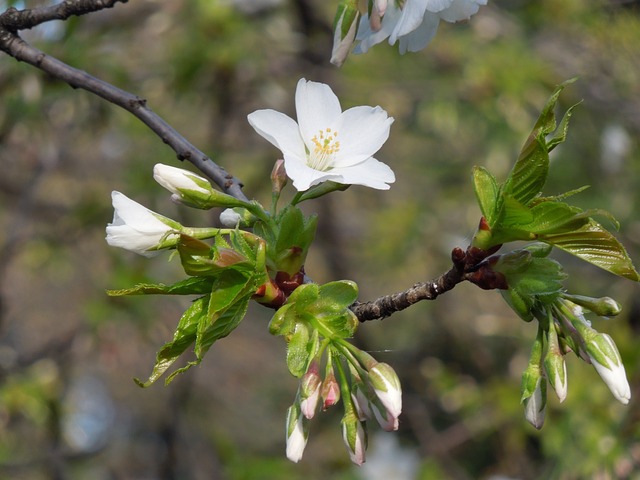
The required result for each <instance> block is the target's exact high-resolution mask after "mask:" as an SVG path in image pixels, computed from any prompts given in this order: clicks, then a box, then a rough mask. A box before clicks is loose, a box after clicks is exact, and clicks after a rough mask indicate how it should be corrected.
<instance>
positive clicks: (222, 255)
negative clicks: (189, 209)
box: [108, 231, 268, 387]
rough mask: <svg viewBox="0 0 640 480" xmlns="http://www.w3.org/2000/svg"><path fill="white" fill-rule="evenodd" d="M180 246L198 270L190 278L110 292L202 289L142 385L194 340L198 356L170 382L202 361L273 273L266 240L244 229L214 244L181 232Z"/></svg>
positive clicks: (187, 265)
mask: <svg viewBox="0 0 640 480" xmlns="http://www.w3.org/2000/svg"><path fill="white" fill-rule="evenodd" d="M177 250H178V254H179V255H180V259H181V261H182V265H183V267H184V269H185V272H186V273H187V274H189V275H192V276H190V277H189V278H187V279H185V280H181V281H179V282H177V283H174V284H172V285H163V284H141V285H137V286H135V287H133V288H129V289H124V290H111V291H109V292H108V293H109V295H112V296H119V295H148V294H164V295H200V296H199V297H198V298H196V299H195V300H194V301H193V302H192V303H191V305H190V306H189V308H188V309H187V310H186V311H185V312H184V313H183V314H182V317H181V318H180V321H179V323H178V326H177V327H176V331H175V333H174V335H173V340H171V341H170V342H168V343H166V344H165V345H164V346H163V347H162V348H161V349H160V350H159V352H158V354H157V357H156V363H155V365H154V367H153V371H152V372H151V375H150V376H149V379H148V380H147V381H146V382H142V381H140V380H138V379H135V381H136V383H137V384H138V385H140V386H141V387H148V386H149V385H151V384H152V383H154V382H155V381H156V380H158V378H160V377H161V376H162V375H163V374H164V373H165V372H166V371H167V370H168V369H169V367H171V366H172V365H173V364H174V362H175V361H176V360H177V359H178V357H179V356H180V355H182V354H183V353H184V352H185V351H186V350H187V349H188V348H189V347H190V346H191V345H193V352H194V354H195V360H193V361H190V362H188V363H187V364H186V365H185V366H183V367H181V368H179V369H177V370H175V371H174V372H172V373H171V374H170V375H169V376H168V377H167V379H166V380H165V384H168V383H170V382H171V380H173V378H175V376H176V375H177V374H179V373H183V372H185V371H186V370H188V369H189V368H191V367H193V366H194V365H198V364H199V363H200V362H201V361H202V359H203V357H204V355H205V354H206V353H207V351H208V350H209V348H210V347H211V345H213V343H214V342H215V341H216V340H219V339H221V338H223V337H226V336H227V335H229V334H230V333H231V332H232V331H233V330H234V329H235V328H236V327H237V326H238V325H239V323H240V321H241V320H242V319H243V318H244V316H245V313H246V311H247V307H248V304H249V301H250V300H251V298H252V297H253V295H254V293H255V292H256V289H257V288H258V286H259V285H261V284H263V283H264V282H265V281H266V279H267V278H268V276H267V273H266V270H265V258H266V257H265V246H264V242H262V241H257V242H249V241H247V240H246V239H245V237H244V235H243V232H240V231H235V232H234V233H232V234H230V235H229V236H228V238H225V237H223V236H217V237H216V240H215V244H214V245H213V246H210V245H208V244H206V243H204V242H201V241H200V240H197V239H195V238H192V237H189V236H187V235H181V237H180V241H179V243H178V245H177Z"/></svg>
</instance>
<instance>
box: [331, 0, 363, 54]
mask: <svg viewBox="0 0 640 480" xmlns="http://www.w3.org/2000/svg"><path fill="white" fill-rule="evenodd" d="M359 20H360V11H359V10H358V2H357V1H354V0H343V1H342V2H341V3H340V4H339V5H338V9H337V11H336V17H335V20H334V25H333V50H332V51H331V60H330V62H331V63H332V64H333V65H335V66H337V67H340V66H342V64H343V63H344V61H345V60H346V59H347V56H348V55H349V52H350V51H351V46H352V45H353V42H354V40H355V39H356V33H357V31H358V22H359Z"/></svg>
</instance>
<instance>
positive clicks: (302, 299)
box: [287, 283, 320, 315]
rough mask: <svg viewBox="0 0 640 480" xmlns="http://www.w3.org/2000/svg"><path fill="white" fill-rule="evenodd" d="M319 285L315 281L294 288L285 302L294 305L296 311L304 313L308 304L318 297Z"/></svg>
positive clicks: (300, 313)
mask: <svg viewBox="0 0 640 480" xmlns="http://www.w3.org/2000/svg"><path fill="white" fill-rule="evenodd" d="M319 292H320V287H318V285H317V284H315V283H305V284H303V285H300V286H299V287H298V288H296V289H295V290H294V291H293V293H292V294H291V295H290V296H289V299H288V300H287V303H293V304H294V305H295V306H296V313H297V314H298V315H304V314H305V313H306V311H307V309H308V308H309V306H310V305H311V304H312V303H314V302H315V301H316V300H317V299H318V295H319Z"/></svg>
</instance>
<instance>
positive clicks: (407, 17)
mask: <svg viewBox="0 0 640 480" xmlns="http://www.w3.org/2000/svg"><path fill="white" fill-rule="evenodd" d="M427 3H428V2H427V1H426V0H408V1H407V3H405V5H404V8H403V9H402V15H400V19H399V20H398V23H397V24H396V27H395V28H394V29H393V32H391V36H390V37H389V43H390V44H391V45H393V44H395V43H396V40H397V39H398V38H399V37H401V36H403V35H406V34H408V33H411V32H413V31H414V30H415V29H416V28H418V27H419V26H420V24H421V23H422V19H423V18H424V14H425V11H426V9H427Z"/></svg>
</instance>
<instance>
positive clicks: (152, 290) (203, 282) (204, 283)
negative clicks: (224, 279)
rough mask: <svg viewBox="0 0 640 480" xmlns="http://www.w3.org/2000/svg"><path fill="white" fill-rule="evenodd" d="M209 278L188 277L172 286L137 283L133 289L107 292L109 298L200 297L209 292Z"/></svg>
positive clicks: (210, 282) (210, 280)
mask: <svg viewBox="0 0 640 480" xmlns="http://www.w3.org/2000/svg"><path fill="white" fill-rule="evenodd" d="M212 282H213V280H212V279H210V278H196V277H190V278H186V279H184V280H180V281H179V282H176V283H174V284H172V285H165V284H163V283H139V284H138V285H136V286H135V287H131V288H123V289H120V290H107V295H109V296H110V297H119V296H123V295H202V294H205V293H209V292H210V291H211V284H212Z"/></svg>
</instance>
